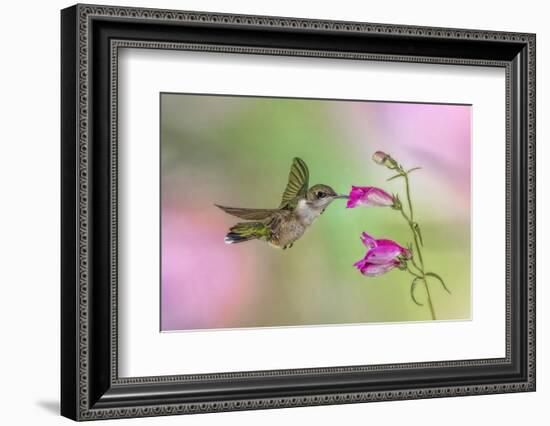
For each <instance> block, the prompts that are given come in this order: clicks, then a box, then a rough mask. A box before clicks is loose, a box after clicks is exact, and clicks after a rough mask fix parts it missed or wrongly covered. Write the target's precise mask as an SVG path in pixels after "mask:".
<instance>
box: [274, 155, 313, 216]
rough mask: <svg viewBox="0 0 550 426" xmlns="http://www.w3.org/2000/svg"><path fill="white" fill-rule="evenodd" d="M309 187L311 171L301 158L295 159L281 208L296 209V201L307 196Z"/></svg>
mask: <svg viewBox="0 0 550 426" xmlns="http://www.w3.org/2000/svg"><path fill="white" fill-rule="evenodd" d="M308 185H309V170H308V168H307V165H306V163H305V162H304V160H302V159H301V158H298V157H296V158H294V159H293V160H292V166H290V173H289V174H288V183H287V184H286V188H285V192H283V199H282V200H281V205H280V208H285V207H287V208H288V207H295V206H294V205H293V204H295V201H296V200H297V199H298V198H303V197H305V196H306V193H307V189H308Z"/></svg>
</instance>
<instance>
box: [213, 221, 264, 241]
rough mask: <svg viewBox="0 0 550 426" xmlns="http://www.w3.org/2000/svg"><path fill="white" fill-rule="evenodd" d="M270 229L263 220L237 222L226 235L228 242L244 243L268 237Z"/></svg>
mask: <svg viewBox="0 0 550 426" xmlns="http://www.w3.org/2000/svg"><path fill="white" fill-rule="evenodd" d="M268 232H269V229H268V228H267V227H266V226H265V224H263V223H262V222H247V223H237V224H236V225H235V226H233V227H231V228H230V229H229V232H228V234H227V235H226V236H225V239H224V241H225V243H226V244H236V243H244V242H245V241H250V240H256V239H260V238H264V237H267V234H268Z"/></svg>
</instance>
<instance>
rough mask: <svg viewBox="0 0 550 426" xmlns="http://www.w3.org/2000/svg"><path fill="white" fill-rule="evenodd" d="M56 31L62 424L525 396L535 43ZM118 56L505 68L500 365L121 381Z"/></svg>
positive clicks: (143, 22)
mask: <svg viewBox="0 0 550 426" xmlns="http://www.w3.org/2000/svg"><path fill="white" fill-rule="evenodd" d="M61 28H62V31H61V37H62V40H61V49H62V76H61V81H62V93H61V98H62V121H61V127H62V143H61V159H62V176H61V178H62V184H61V189H62V218H61V221H62V235H61V237H62V283H61V309H62V310H61V320H62V329H61V334H62V336H61V337H62V342H61V346H62V347H61V353H62V358H61V367H62V368H61V370H62V374H61V385H62V386H61V388H62V389H61V413H62V415H64V416H66V417H69V418H71V419H74V420H92V419H105V418H119V417H139V416H158V415H169V414H187V413H205V412H214V411H229V410H247V409H263V408H277V407H292V406H308V405H321V404H344V403H355V402H368V401H381V400H399V399H415V398H435V397H444V396H463V395H476V394H490V393H503V392H519V391H534V390H535V35H534V34H520V33H509V32H493V31H478V30H463V29H449V28H426V27H412V26H401V25H385V24H369V23H358V22H335V21H319V20H306V19H292V18H278V17H263V16H242V15H226V14H214V13H200V12H182V11H168V10H153V9H134V8H126V7H104V6H95V5H76V6H73V7H70V8H67V9H64V10H63V11H62V13H61ZM120 47H135V48H148V49H187V50H199V51H216V52H231V53H240V54H247V53H254V54H264V55H276V56H280V55H289V56H310V57H318V58H342V59H355V60H371V61H377V60H378V61H379V60H384V61H396V62H422V63H429V64H454V65H463V66H469V65H482V66H490V67H501V68H504V69H505V71H506V111H507V113H506V115H507V117H506V125H507V129H506V147H507V153H506V203H507V211H506V229H505V230H504V229H503V232H506V241H507V247H506V356H505V357H504V358H496V359H480V360H460V361H445V362H430V363H411V364H386V365H374V366H369V365H364V366H327V367H326V368H317V369H302V370H274V371H256V372H242V373H219V374H205V375H191V376H190V375H187V376H183V375H182V376H160V377H135V378H120V377H119V376H118V366H117V363H118V357H117V344H118V343H117V342H118V327H117V258H118V252H117V229H118V221H117V197H118V194H117V190H118V188H117V128H116V117H117V103H116V100H117V87H118V86H117V85H118V79H117V52H118V49H119V48H120ZM488 167H490V165H488Z"/></svg>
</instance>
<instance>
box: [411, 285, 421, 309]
mask: <svg viewBox="0 0 550 426" xmlns="http://www.w3.org/2000/svg"><path fill="white" fill-rule="evenodd" d="M418 281H422V280H421V278H415V279H413V280H412V283H411V299H412V301H413V302H414V303H416V304H417V305H418V306H424V305H423V304H422V303H420V302H419V301H418V300H416V297H415V296H414V289H415V288H416V284H417V283H418Z"/></svg>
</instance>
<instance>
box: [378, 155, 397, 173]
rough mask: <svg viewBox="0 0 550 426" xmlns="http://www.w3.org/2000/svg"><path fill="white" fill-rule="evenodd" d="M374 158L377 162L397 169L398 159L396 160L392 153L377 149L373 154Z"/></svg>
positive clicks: (391, 168)
mask: <svg viewBox="0 0 550 426" xmlns="http://www.w3.org/2000/svg"><path fill="white" fill-rule="evenodd" d="M372 160H373V161H374V162H375V163H376V164H380V165H381V166H386V167H387V168H388V169H390V170H395V169H397V168H398V164H397V161H395V160H394V159H393V158H392V157H391V156H390V155H388V154H386V153H385V152H382V151H376V152H375V153H374V154H373V155H372Z"/></svg>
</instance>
